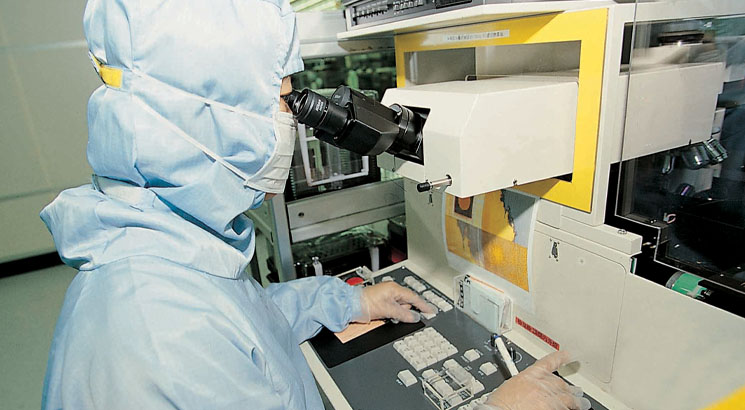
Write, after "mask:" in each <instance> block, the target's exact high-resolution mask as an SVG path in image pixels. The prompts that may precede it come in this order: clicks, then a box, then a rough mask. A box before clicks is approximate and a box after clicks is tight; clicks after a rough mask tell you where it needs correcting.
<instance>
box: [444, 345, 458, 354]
mask: <svg viewBox="0 0 745 410" xmlns="http://www.w3.org/2000/svg"><path fill="white" fill-rule="evenodd" d="M446 352H447V353H448V356H452V355H454V354H456V353H458V349H457V348H456V347H455V346H453V345H448V347H447V350H446Z"/></svg>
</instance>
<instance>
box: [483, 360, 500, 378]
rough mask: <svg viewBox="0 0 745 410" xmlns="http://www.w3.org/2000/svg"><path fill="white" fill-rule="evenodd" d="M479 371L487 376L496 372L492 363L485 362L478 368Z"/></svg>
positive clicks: (495, 367)
mask: <svg viewBox="0 0 745 410" xmlns="http://www.w3.org/2000/svg"><path fill="white" fill-rule="evenodd" d="M479 370H481V372H482V373H484V374H485V375H487V376H489V375H490V374H492V373H494V372H496V371H497V366H495V365H494V363H492V362H486V363H484V364H482V365H481V366H480V367H479Z"/></svg>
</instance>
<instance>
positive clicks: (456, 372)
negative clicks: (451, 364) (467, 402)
mask: <svg viewBox="0 0 745 410" xmlns="http://www.w3.org/2000/svg"><path fill="white" fill-rule="evenodd" d="M450 374H451V375H452V376H453V378H454V379H455V380H456V381H457V382H458V383H460V384H461V385H462V386H465V385H467V384H468V383H469V382H470V381H471V379H472V378H473V376H471V374H470V373H468V371H467V370H466V369H464V368H462V367H460V368H455V369H450Z"/></svg>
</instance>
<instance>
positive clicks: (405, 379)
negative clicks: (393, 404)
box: [398, 370, 416, 387]
mask: <svg viewBox="0 0 745 410" xmlns="http://www.w3.org/2000/svg"><path fill="white" fill-rule="evenodd" d="M398 380H401V383H403V384H404V386H406V387H409V386H411V385H412V384H416V377H414V375H413V374H411V372H410V371H408V370H402V371H400V372H398Z"/></svg>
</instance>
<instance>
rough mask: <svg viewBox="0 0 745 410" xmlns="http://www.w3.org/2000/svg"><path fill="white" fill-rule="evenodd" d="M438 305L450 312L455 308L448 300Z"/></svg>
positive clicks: (444, 310)
mask: <svg viewBox="0 0 745 410" xmlns="http://www.w3.org/2000/svg"><path fill="white" fill-rule="evenodd" d="M437 307H438V308H440V309H441V310H442V311H443V312H448V311H450V310H451V309H453V306H451V305H450V303H448V302H445V303H442V304H438V305H437Z"/></svg>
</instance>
